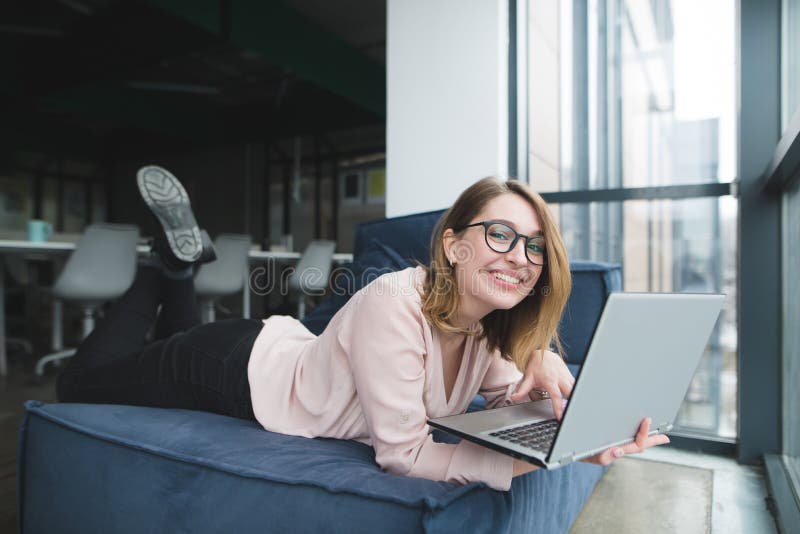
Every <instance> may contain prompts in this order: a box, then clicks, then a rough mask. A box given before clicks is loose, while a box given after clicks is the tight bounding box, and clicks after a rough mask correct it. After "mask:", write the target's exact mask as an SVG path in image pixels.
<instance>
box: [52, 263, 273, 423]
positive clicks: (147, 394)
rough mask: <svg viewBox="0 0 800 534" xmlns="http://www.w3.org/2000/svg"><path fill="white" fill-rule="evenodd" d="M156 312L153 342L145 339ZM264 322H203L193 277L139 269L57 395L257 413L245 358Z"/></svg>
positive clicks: (83, 347) (80, 352) (250, 416)
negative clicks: (166, 275) (171, 276)
mask: <svg viewBox="0 0 800 534" xmlns="http://www.w3.org/2000/svg"><path fill="white" fill-rule="evenodd" d="M159 305H161V312H160V313H158V308H159ZM156 315H158V319H157V322H156V329H155V336H154V337H155V341H154V342H153V343H150V344H146V343H145V336H146V334H147V332H148V331H149V330H150V328H151V326H152V324H153V321H154V320H156ZM262 326H263V324H262V323H261V321H257V320H251V319H231V320H225V321H217V322H214V323H209V324H205V325H201V324H200V319H199V316H198V312H197V308H196V306H195V295H194V283H193V281H192V279H191V278H188V279H185V280H172V279H169V278H166V277H164V276H163V275H162V274H161V272H160V270H159V269H157V268H155V267H140V268H139V270H138V272H137V275H136V280H135V281H134V283H133V284H132V285H131V287H130V288H129V289H128V291H127V292H126V293H125V294H124V295H123V296H122V298H121V299H120V300H119V301H117V302H116V303H115V304H114V305H113V306H112V308H111V310H110V311H109V313H108V314H107V315H106V317H105V318H104V319H103V320H102V321H100V322H99V323H98V324H97V327H96V328H95V330H94V331H93V332H92V333H91V334H90V335H89V336H88V337H87V338H86V339H85V340H84V341H83V343H81V345H80V347H79V348H78V351H77V353H76V354H75V356H74V357H73V358H72V359H71V360H70V364H69V366H68V367H67V368H66V369H65V370H64V371H63V372H62V373H61V375H60V376H59V378H58V384H57V388H56V391H57V394H58V399H59V400H60V401H62V402H90V403H109V404H134V405H139V406H158V407H164V408H187V409H192V410H204V411H208V412H215V413H221V414H225V415H231V416H234V417H239V418H243V419H254V416H253V408H252V405H251V402H250V386H249V383H248V381H247V362H248V360H249V358H250V352H251V350H252V348H253V343H254V342H255V339H256V336H258V333H259V332H260V330H261V327H262Z"/></svg>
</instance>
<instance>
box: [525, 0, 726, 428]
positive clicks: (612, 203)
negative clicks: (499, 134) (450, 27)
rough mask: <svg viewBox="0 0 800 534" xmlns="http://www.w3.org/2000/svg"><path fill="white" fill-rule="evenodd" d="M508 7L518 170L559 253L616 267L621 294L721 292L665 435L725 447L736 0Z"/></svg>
mask: <svg viewBox="0 0 800 534" xmlns="http://www.w3.org/2000/svg"><path fill="white" fill-rule="evenodd" d="M520 4H521V8H522V9H521V11H520V12H519V13H518V16H521V17H524V19H523V20H525V21H526V25H527V27H526V28H525V30H524V31H520V35H518V41H517V47H518V50H522V52H521V53H522V54H523V55H524V57H523V59H522V61H523V62H524V68H523V69H521V71H520V73H521V75H520V76H518V83H519V86H518V87H519V89H518V90H519V92H520V94H521V95H525V101H524V102H522V103H521V104H520V106H519V108H520V114H519V115H518V128H519V129H520V138H521V140H522V141H521V147H520V150H519V156H520V161H519V169H520V172H521V174H522V175H523V176H526V177H527V179H528V182H529V183H530V184H531V185H532V186H533V188H534V189H536V190H537V191H539V192H541V193H544V195H545V198H547V199H548V200H549V201H550V202H551V205H552V206H553V207H554V212H555V214H556V215H557V216H558V218H559V221H560V225H561V229H562V232H563V235H564V239H565V242H566V243H567V247H568V249H569V252H570V257H571V258H573V259H590V260H595V261H604V262H612V263H618V264H620V265H622V269H623V279H624V290H626V291H657V292H672V291H674V292H721V293H725V294H726V295H727V299H726V304H725V308H724V311H723V313H722V315H721V317H720V320H719V321H718V324H717V326H716V328H715V330H714V333H713V335H712V337H711V340H710V342H709V344H708V347H707V349H706V353H705V354H704V356H703V358H702V361H701V364H700V366H699V368H698V370H697V373H696V375H695V377H694V380H693V382H692V384H691V387H690V388H689V391H688V393H687V395H686V398H685V400H684V404H683V407H682V409H681V411H680V413H679V416H678V420H677V424H676V427H677V428H676V432H677V433H683V434H687V435H691V436H699V437H711V438H714V439H723V440H725V439H733V438H735V437H736V434H737V401H736V399H737V360H736V359H737V356H736V355H737V318H736V316H737V313H736V312H737V310H736V302H737V295H736V283H737V280H736V276H737V275H736V273H737V245H736V243H737V222H738V203H737V200H736V198H735V197H734V196H732V195H731V185H730V184H731V182H733V181H734V180H735V179H736V161H737V154H736V139H737V137H736V94H735V91H736V42H735V29H736V17H735V9H736V4H735V2H734V1H733V0H709V1H704V2H700V3H698V2H692V1H691V0H671V1H667V0H665V1H661V2H651V1H650V0H574V1H572V2H557V1H555V0H554V1H543V0H529V1H528V2H527V3H520ZM517 27H518V28H519V26H517ZM677 334H678V333H676V335H677Z"/></svg>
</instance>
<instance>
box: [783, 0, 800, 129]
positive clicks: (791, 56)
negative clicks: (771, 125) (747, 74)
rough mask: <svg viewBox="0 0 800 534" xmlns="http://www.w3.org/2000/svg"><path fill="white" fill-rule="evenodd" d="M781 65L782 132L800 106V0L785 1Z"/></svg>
mask: <svg viewBox="0 0 800 534" xmlns="http://www.w3.org/2000/svg"><path fill="white" fill-rule="evenodd" d="M782 19H783V21H782V26H783V28H782V43H781V63H782V67H783V68H782V69H781V70H782V76H781V78H782V80H783V87H782V88H781V94H782V102H781V104H782V105H781V110H782V113H781V118H782V121H781V125H782V128H781V130H785V129H786V127H787V126H788V125H789V121H790V120H791V119H792V115H794V113H796V112H797V109H798V105H799V104H800V0H783V9H782Z"/></svg>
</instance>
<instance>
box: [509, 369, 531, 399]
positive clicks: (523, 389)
mask: <svg viewBox="0 0 800 534" xmlns="http://www.w3.org/2000/svg"><path fill="white" fill-rule="evenodd" d="M534 380H535V379H534V378H533V374H531V373H527V374H526V375H525V378H523V379H522V382H520V383H519V385H518V386H517V390H516V391H515V392H514V393H512V394H511V400H513V401H514V402H518V401H521V400H523V399H525V397H526V396H527V395H528V394H529V393H530V392H531V390H532V389H533V387H534V385H535V384H536V382H535V381H534Z"/></svg>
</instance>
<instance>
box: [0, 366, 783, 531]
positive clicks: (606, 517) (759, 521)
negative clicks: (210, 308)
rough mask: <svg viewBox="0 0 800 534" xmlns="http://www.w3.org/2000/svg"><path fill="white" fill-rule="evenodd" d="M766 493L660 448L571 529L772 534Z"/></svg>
mask: <svg viewBox="0 0 800 534" xmlns="http://www.w3.org/2000/svg"><path fill="white" fill-rule="evenodd" d="M32 376H33V372H32V361H28V360H25V361H19V360H12V362H11V368H10V369H9V376H8V377H6V378H0V534H5V533H12V532H16V531H17V526H16V500H17V495H16V471H17V466H16V459H17V430H18V427H19V421H20V418H21V416H22V413H23V409H22V403H23V402H24V401H25V400H28V399H37V400H42V401H45V402H51V401H54V400H55V391H54V383H55V379H54V374H53V373H52V372H51V374H49V375H48V377H47V379H46V381H45V383H44V384H42V385H38V386H37V385H34V384H33V382H32ZM654 480H655V481H657V482H653V481H654ZM766 497H767V489H766V479H765V477H764V471H763V469H762V468H759V467H750V466H740V465H738V464H737V463H736V462H735V461H734V460H733V459H730V458H723V457H718V456H709V455H703V454H698V453H691V452H686V451H681V450H677V449H674V448H669V447H667V448H665V447H660V448H657V449H652V450H650V451H647V452H646V453H645V454H643V455H638V456H631V457H628V458H623V459H622V461H620V462H619V464H618V465H615V466H613V467H612V470H611V471H609V473H608V474H607V476H606V477H604V479H603V480H602V481H601V483H600V484H599V485H598V487H597V488H596V490H595V493H593V495H592V497H591V498H590V500H589V502H588V503H587V505H586V507H585V509H584V512H583V513H582V514H581V516H580V517H579V518H578V521H577V522H576V524H575V527H574V528H573V530H572V532H573V534H582V533H583V532H593V533H599V534H603V533H609V534H610V533H613V534H625V533H636V534H638V533H640V532H648V533H649V534H652V533H667V532H680V533H681V534H689V533H692V532H702V533H707V532H711V533H713V534H717V533H719V534H723V533H724V534H732V533H747V534H751V533H758V534H760V533H765V534H771V533H775V532H777V530H776V527H775V522H774V520H773V518H772V515H771V514H770V512H769V510H768V509H767V505H766V500H765V498H766ZM709 508H710V510H709ZM709 512H710V513H709ZM709 516H710V517H709ZM642 525H646V528H643V527H642ZM587 527H588V528H587Z"/></svg>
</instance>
